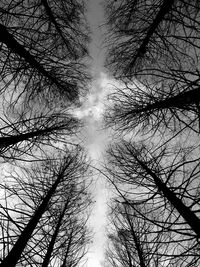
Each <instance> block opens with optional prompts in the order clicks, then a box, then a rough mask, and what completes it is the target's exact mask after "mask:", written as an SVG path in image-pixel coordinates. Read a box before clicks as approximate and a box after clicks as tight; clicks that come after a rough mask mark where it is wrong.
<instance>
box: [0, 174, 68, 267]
mask: <svg viewBox="0 0 200 267" xmlns="http://www.w3.org/2000/svg"><path fill="white" fill-rule="evenodd" d="M62 178H63V175H62V174H59V175H58V177H57V179H56V181H55V182H54V184H53V185H52V187H51V188H50V190H49V191H48V193H47V195H46V196H45V197H44V199H43V201H42V203H41V204H40V206H39V207H38V208H37V210H36V211H35V213H34V214H33V217H32V218H31V219H30V221H29V222H28V224H27V225H26V227H25V228H24V230H23V231H22V233H21V235H20V236H19V238H18V240H17V241H16V243H15V244H14V246H13V248H12V249H11V251H10V252H9V254H8V255H7V257H6V258H5V259H4V260H3V261H2V263H1V264H0V267H15V266H16V264H17V262H18V261H19V259H20V257H21V254H22V252H23V250H24V248H25V246H26V245H27V242H28V241H29V239H30V238H31V235H32V233H33V231H34V230H35V227H36V226H37V224H38V222H39V220H40V219H41V217H42V215H43V213H44V212H45V210H46V208H47V206H48V203H49V200H50V199H51V197H52V196H53V194H54V193H55V191H56V188H57V186H58V185H59V183H60V182H61V180H62Z"/></svg>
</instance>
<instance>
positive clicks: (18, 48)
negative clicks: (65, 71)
mask: <svg viewBox="0 0 200 267" xmlns="http://www.w3.org/2000/svg"><path fill="white" fill-rule="evenodd" d="M0 32H1V35H0V42H2V43H4V44H5V45H6V46H7V47H8V48H9V49H10V50H11V51H12V52H14V53H15V54H17V55H19V56H20V57H21V58H23V59H24V60H25V61H26V62H27V63H29V64H30V66H31V67H32V68H34V69H36V70H37V71H38V72H39V73H40V74H42V75H43V76H44V77H46V78H47V79H48V80H49V81H50V82H51V83H52V84H55V85H56V86H57V87H58V88H61V89H63V90H64V91H66V85H68V86H69V85H70V86H72V84H69V83H66V84H65V86H63V85H62V84H61V83H60V82H59V81H58V80H57V79H56V78H55V77H53V76H52V75H51V74H50V73H48V71H46V70H45V69H44V67H43V66H42V65H41V64H40V63H39V62H38V61H37V60H36V59H35V57H34V56H33V55H31V54H30V52H29V51H27V50H26V49H25V48H24V46H23V45H21V44H20V43H19V42H18V41H17V40H15V38H14V37H13V35H12V34H10V33H9V31H8V29H7V28H6V27H5V26H4V25H2V24H0Z"/></svg>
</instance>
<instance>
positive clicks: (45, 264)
mask: <svg viewBox="0 0 200 267" xmlns="http://www.w3.org/2000/svg"><path fill="white" fill-rule="evenodd" d="M67 207H68V201H67V203H66V204H65V207H64V209H63V211H62V213H61V214H60V216H59V219H58V222H57V225H56V229H55V231H54V233H53V236H52V238H51V241H50V244H49V246H48V249H47V253H46V255H45V258H44V261H43V263H42V267H48V265H49V262H50V259H51V254H52V251H53V248H54V244H55V242H56V238H57V236H58V233H59V230H60V226H61V225H62V219H63V217H64V215H65V212H66V210H67Z"/></svg>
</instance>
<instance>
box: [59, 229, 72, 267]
mask: <svg viewBox="0 0 200 267" xmlns="http://www.w3.org/2000/svg"><path fill="white" fill-rule="evenodd" d="M72 234H73V229H72V230H71V232H70V236H69V241H68V245H67V251H66V253H65V257H64V260H63V263H62V265H61V267H65V266H66V263H67V257H68V253H69V250H70V247H71V243H72Z"/></svg>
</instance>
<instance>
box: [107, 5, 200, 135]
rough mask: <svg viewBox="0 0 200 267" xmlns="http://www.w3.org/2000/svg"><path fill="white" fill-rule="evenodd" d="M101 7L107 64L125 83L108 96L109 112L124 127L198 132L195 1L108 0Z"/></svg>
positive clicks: (198, 15)
mask: <svg viewBox="0 0 200 267" xmlns="http://www.w3.org/2000/svg"><path fill="white" fill-rule="evenodd" d="M106 10H107V25H108V27H109V31H108V38H107V42H108V43H107V44H108V50H109V53H108V57H107V66H108V68H110V69H111V71H112V72H113V74H114V75H115V76H116V77H117V78H119V79H120V81H121V80H123V81H125V82H126V83H128V85H127V84H125V86H124V87H125V88H124V89H122V90H118V91H117V92H116V93H115V94H113V95H112V96H111V98H112V100H114V101H115V106H114V107H113V109H112V112H111V113H112V116H111V117H112V118H113V117H114V118H115V119H116V120H115V121H116V123H119V124H120V127H121V128H123V129H128V130H132V129H133V128H135V127H136V126H138V125H139V126H140V127H141V128H143V129H146V130H149V128H150V129H153V130H154V131H156V130H161V128H162V127H160V126H163V125H164V126H165V127H164V128H166V127H167V128H170V129H171V130H173V131H174V130H175V131H176V130H181V129H184V128H187V129H192V130H194V131H196V132H199V101H200V93H199V81H200V79H199V78H200V77H199V67H198V66H199V56H198V55H199V51H200V50H199V48H200V47H199V39H200V36H199V28H200V7H199V3H198V1H194V2H193V3H189V2H188V1H173V0H172V1H164V0H162V1H157V2H156V3H155V1H149V2H146V1H134V0H126V1H114V0H110V1H109V2H108V4H107V5H106ZM135 78H137V79H139V81H140V83H139V82H135ZM112 118H111V119H109V121H110V123H112V121H113V119H112ZM112 124H114V123H112ZM163 131H164V130H163Z"/></svg>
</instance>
